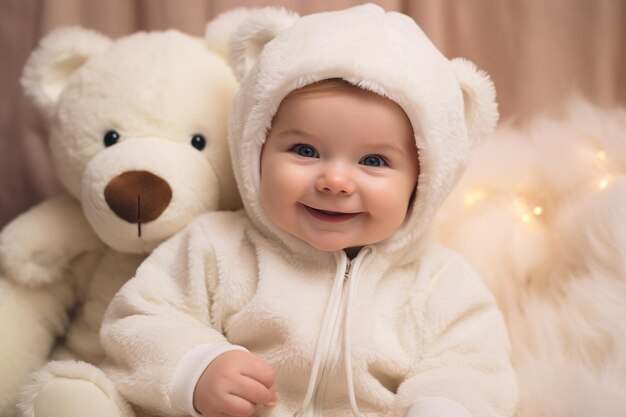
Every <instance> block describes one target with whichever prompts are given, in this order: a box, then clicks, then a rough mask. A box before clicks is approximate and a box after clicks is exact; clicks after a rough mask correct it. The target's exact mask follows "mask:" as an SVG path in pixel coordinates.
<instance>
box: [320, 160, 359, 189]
mask: <svg viewBox="0 0 626 417" xmlns="http://www.w3.org/2000/svg"><path fill="white" fill-rule="evenodd" d="M316 186H317V189H318V190H319V191H321V192H326V193H333V194H342V195H351V194H352V193H354V191H355V189H356V185H355V183H354V181H353V179H352V176H351V175H350V173H349V170H347V169H346V168H345V167H339V166H333V167H330V168H329V169H327V170H326V171H325V172H324V173H323V174H322V175H321V176H320V177H319V178H318V180H317V183H316Z"/></svg>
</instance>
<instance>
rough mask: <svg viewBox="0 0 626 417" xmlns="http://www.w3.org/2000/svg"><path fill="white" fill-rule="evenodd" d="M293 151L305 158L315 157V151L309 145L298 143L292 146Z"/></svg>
mask: <svg viewBox="0 0 626 417" xmlns="http://www.w3.org/2000/svg"><path fill="white" fill-rule="evenodd" d="M293 151H294V152H295V153H297V154H298V155H300V156H303V157H305V158H317V157H318V155H317V151H316V150H315V148H314V147H312V146H309V145H303V144H299V145H296V146H294V147H293Z"/></svg>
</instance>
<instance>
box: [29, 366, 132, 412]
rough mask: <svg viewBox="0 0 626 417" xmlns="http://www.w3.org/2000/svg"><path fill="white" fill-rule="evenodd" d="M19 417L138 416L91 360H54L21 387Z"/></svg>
mask: <svg viewBox="0 0 626 417" xmlns="http://www.w3.org/2000/svg"><path fill="white" fill-rule="evenodd" d="M17 409H18V417H84V416H85V415H88V416H90V417H135V414H134V412H133V411H132V409H131V406H130V404H129V403H128V402H127V401H126V400H125V399H124V398H123V397H122V395H121V394H120V393H119V392H118V390H117V389H116V388H115V385H114V383H113V382H112V381H111V380H110V379H109V378H108V377H107V376H106V375H105V373H104V372H103V371H102V370H101V369H100V368H97V367H95V366H93V365H91V364H89V363H86V362H80V361H52V362H48V363H47V364H46V365H45V366H44V367H43V368H41V369H40V370H39V371H37V372H35V373H34V374H33V375H32V376H31V382H30V383H28V384H25V385H23V386H22V388H21V389H20V393H19V400H18V404H17Z"/></svg>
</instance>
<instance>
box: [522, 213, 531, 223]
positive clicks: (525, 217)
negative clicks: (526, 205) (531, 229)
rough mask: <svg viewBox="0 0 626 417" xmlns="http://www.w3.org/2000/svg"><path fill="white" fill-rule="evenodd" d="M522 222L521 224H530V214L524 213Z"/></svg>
mask: <svg viewBox="0 0 626 417" xmlns="http://www.w3.org/2000/svg"><path fill="white" fill-rule="evenodd" d="M522 222H523V223H529V222H530V213H524V214H523V215H522Z"/></svg>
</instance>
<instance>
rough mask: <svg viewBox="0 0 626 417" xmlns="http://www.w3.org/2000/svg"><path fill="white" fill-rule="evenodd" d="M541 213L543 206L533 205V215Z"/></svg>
mask: <svg viewBox="0 0 626 417" xmlns="http://www.w3.org/2000/svg"><path fill="white" fill-rule="evenodd" d="M541 213H543V208H542V207H541V206H535V208H534V209H533V214H534V215H535V216H541Z"/></svg>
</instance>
